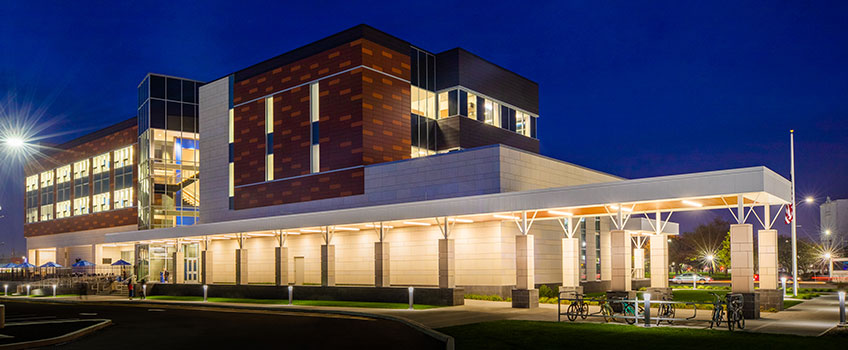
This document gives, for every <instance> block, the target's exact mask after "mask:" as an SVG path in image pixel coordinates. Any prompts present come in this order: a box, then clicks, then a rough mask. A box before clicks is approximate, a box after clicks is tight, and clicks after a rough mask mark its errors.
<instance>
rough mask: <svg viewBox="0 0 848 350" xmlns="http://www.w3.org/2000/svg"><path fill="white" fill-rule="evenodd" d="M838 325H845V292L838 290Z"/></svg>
mask: <svg viewBox="0 0 848 350" xmlns="http://www.w3.org/2000/svg"><path fill="white" fill-rule="evenodd" d="M839 325H840V326H842V327H845V326H846V325H845V292H844V291H839Z"/></svg>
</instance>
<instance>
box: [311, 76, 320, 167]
mask: <svg viewBox="0 0 848 350" xmlns="http://www.w3.org/2000/svg"><path fill="white" fill-rule="evenodd" d="M309 102H310V103H309V106H310V108H309V116H310V117H309V118H310V119H309V120H310V121H311V122H312V124H311V126H312V130H311V131H312V132H311V138H312V148H311V149H312V157H311V166H310V170H311V172H313V173H317V172H319V171H321V170H320V160H321V157H320V155H319V151H320V147H319V142H318V136H319V135H320V133H319V132H318V120H319V110H318V108H319V103H318V83H312V84H310V85H309Z"/></svg>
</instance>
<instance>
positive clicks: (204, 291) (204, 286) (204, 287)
mask: <svg viewBox="0 0 848 350" xmlns="http://www.w3.org/2000/svg"><path fill="white" fill-rule="evenodd" d="M208 291H209V286H207V285H205V284H204V285H203V302H204V303H205V302H206V294H207V292H208Z"/></svg>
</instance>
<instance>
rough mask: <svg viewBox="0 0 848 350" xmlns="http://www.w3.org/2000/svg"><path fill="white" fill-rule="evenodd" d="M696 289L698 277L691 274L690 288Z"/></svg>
mask: <svg viewBox="0 0 848 350" xmlns="http://www.w3.org/2000/svg"><path fill="white" fill-rule="evenodd" d="M695 289H698V278H697V277H695V276H692V290H695Z"/></svg>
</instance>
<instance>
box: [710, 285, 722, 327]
mask: <svg viewBox="0 0 848 350" xmlns="http://www.w3.org/2000/svg"><path fill="white" fill-rule="evenodd" d="M710 294H712V295H713V297H715V301H714V302H713V314H712V318H711V319H710V328H713V326H715V327H721V321H722V320H723V319H724V302H723V301H722V300H721V297H720V296H719V295H718V294H716V293H713V292H710Z"/></svg>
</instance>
